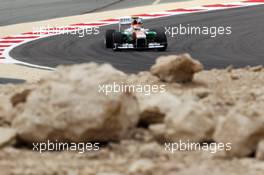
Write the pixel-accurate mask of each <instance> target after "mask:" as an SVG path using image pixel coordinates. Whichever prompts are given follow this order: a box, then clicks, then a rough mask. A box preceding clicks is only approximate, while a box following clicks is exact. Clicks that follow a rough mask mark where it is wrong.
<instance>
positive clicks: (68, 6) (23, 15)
mask: <svg viewBox="0 0 264 175" xmlns="http://www.w3.org/2000/svg"><path fill="white" fill-rule="evenodd" d="M135 1H136V2H135ZM177 1H183V0H177ZM184 1H186V0H184ZM154 2H155V0H0V26H5V25H10V24H17V23H23V22H30V21H39V20H45V19H51V18H58V17H65V16H72V15H80V14H84V13H89V12H94V11H105V10H114V9H121V8H128V7H134V6H142V5H150V4H153V3H154ZM167 2H175V0H162V1H160V3H167Z"/></svg>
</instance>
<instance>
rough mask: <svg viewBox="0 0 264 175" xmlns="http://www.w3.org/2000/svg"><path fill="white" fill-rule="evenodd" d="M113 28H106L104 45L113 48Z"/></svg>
mask: <svg viewBox="0 0 264 175" xmlns="http://www.w3.org/2000/svg"><path fill="white" fill-rule="evenodd" d="M114 33H115V30H107V31H106V33H105V47H106V48H113V34H114Z"/></svg>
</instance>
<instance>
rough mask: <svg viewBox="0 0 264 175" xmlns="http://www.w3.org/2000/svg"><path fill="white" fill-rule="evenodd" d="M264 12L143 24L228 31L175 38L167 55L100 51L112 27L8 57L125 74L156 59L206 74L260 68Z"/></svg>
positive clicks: (42, 42) (206, 15)
mask: <svg viewBox="0 0 264 175" xmlns="http://www.w3.org/2000/svg"><path fill="white" fill-rule="evenodd" d="M263 17H264V6H263V5H261V6H252V7H245V8H237V9H228V10H221V11H211V12H204V13H192V14H187V15H176V16H171V17H165V18H159V19H153V20H146V21H145V28H157V27H165V26H178V25H179V24H182V25H187V24H190V25H191V26H200V27H203V26H208V27H210V26H231V27H232V34H231V35H221V36H217V37H215V38H212V37H210V36H208V35H179V36H177V37H174V38H171V37H168V39H169V41H168V42H169V47H168V50H167V51H166V52H156V51H124V52H113V51H112V50H111V49H105V47H104V31H105V30H106V29H109V28H116V27H117V25H112V26H106V27H102V28H100V31H101V34H100V35H89V36H86V37H84V38H80V37H78V36H76V35H58V36H53V37H49V38H43V39H39V40H36V41H32V42H29V43H27V44H24V45H21V46H19V47H17V48H15V49H13V50H12V51H11V53H10V54H11V56H12V57H13V58H15V59H18V60H20V61H24V62H28V63H32V64H37V65H41V66H50V67H55V66H57V65H60V64H76V63H86V62H91V61H92V62H97V63H106V62H107V63H110V64H112V65H113V66H114V67H116V68H118V69H120V70H122V71H125V72H127V73H136V72H138V71H143V70H148V69H149V67H150V66H151V65H152V64H153V63H154V62H155V59H156V58H157V57H158V56H161V55H171V54H179V53H186V52H188V53H190V54H191V55H192V56H193V57H194V58H196V59H198V60H200V61H201V62H202V63H203V64H204V65H205V68H206V69H211V68H225V67H227V66H229V65H234V66H235V67H245V66H248V65H252V66H253V65H259V64H264V50H263V46H264V33H263V32H264V23H263Z"/></svg>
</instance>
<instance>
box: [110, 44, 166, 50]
mask: <svg viewBox="0 0 264 175" xmlns="http://www.w3.org/2000/svg"><path fill="white" fill-rule="evenodd" d="M164 47H165V45H162V44H160V43H149V44H148V45H147V46H146V47H136V46H135V45H133V44H129V43H123V44H114V49H160V48H164Z"/></svg>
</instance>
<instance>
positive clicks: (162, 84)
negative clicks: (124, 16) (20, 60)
mask: <svg viewBox="0 0 264 175" xmlns="http://www.w3.org/2000/svg"><path fill="white" fill-rule="evenodd" d="M202 69H203V66H202V64H201V63H200V62H198V61H196V60H194V59H192V58H191V57H190V56H189V55H188V54H185V55H179V56H169V57H161V58H159V59H158V60H157V62H156V64H155V65H153V66H152V68H151V69H150V71H149V72H141V73H139V74H137V75H126V74H124V73H123V72H120V71H118V70H116V69H114V68H113V67H111V66H110V65H107V64H105V65H97V64H94V63H90V64H84V65H76V66H71V67H68V66H61V67H59V68H58V69H57V70H56V72H54V73H52V74H49V75H47V76H45V77H43V78H42V79H41V80H40V81H39V82H37V83H26V84H22V85H5V86H1V87H0V148H1V149H0V169H1V171H0V174H3V175H9V174H10V175H11V174H12V175H22V174H25V175H31V174H32V175H35V174H38V175H44V174H45V175H46V174H48V175H50V174H51V175H64V174H65V175H90V174H91V175H126V174H128V175H141V174H142V175H154V174H155V175H156V174H157V175H164V174H168V175H174V174H177V175H178V174H179V175H192V174H195V175H207V174H208V175H209V174H210V175H211V174H213V175H263V174H264V162H263V160H264V87H263V84H264V68H263V67H262V66H257V67H247V68H243V69H233V68H232V67H228V68H226V69H224V70H217V69H213V70H209V71H203V70H202ZM113 82H115V83H116V84H119V85H120V84H121V85H135V84H137V85H141V87H142V86H144V87H145V88H146V87H152V88H153V87H155V88H154V89H155V90H157V89H158V90H159V91H158V92H156V93H152V94H151V95H147V94H146V91H143V92H139V91H137V92H131V91H129V90H128V88H125V91H126V92H118V93H117V92H110V93H108V94H107V95H106V94H105V91H104V92H103V91H100V89H101V88H103V86H102V85H110V84H111V85H113ZM146 85H147V86H146ZM100 87H101V88H100ZM104 87H106V86H104ZM163 88H164V89H163ZM101 90H102V89H101ZM104 90H106V89H104ZM145 90H147V89H145ZM152 90H153V89H152ZM128 91H129V92H128ZM47 141H53V142H67V143H83V142H85V143H90V142H91V143H97V142H100V149H99V150H93V151H86V152H85V153H83V154H81V153H78V151H49V152H48V151H47V152H44V153H39V152H38V151H36V150H35V151H33V149H34V148H33V143H43V142H47ZM180 142H182V143H197V144H200V145H209V146H212V145H216V144H223V145H224V146H225V145H226V144H229V143H230V144H231V149H221V150H220V148H219V147H218V148H219V149H216V152H214V153H212V149H208V150H196V151H195V150H189V151H188V150H184V151H183V150H177V149H173V150H172V148H175V147H170V149H168V147H167V146H166V145H168V144H169V145H174V144H176V143H177V144H178V143H180ZM165 144H166V145H165ZM223 145H222V146H223ZM174 146H175V145H174ZM210 148H211V147H210ZM221 148H222V147H221Z"/></svg>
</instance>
